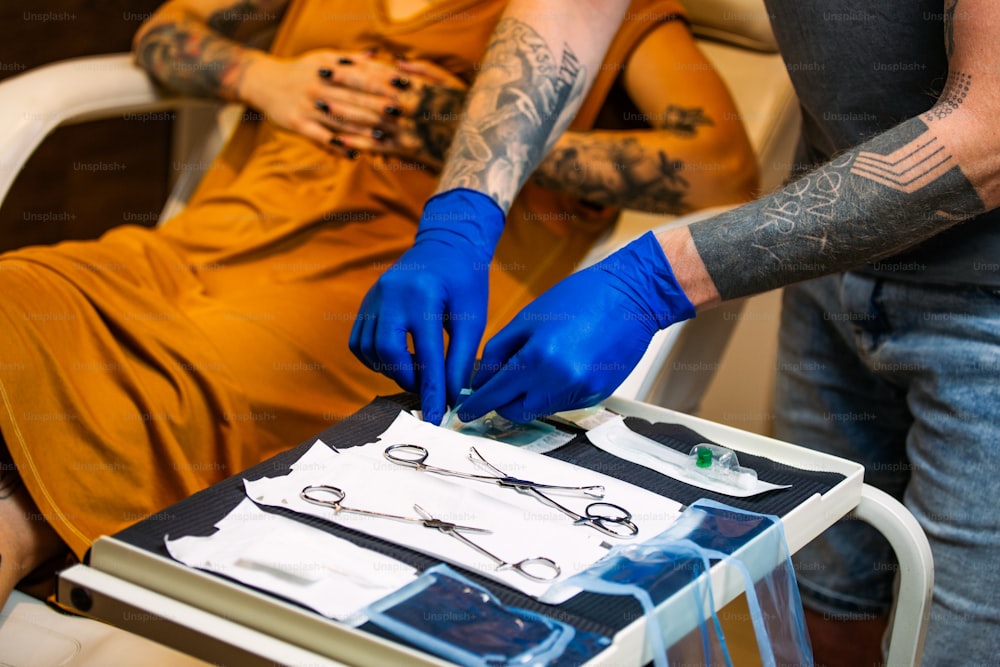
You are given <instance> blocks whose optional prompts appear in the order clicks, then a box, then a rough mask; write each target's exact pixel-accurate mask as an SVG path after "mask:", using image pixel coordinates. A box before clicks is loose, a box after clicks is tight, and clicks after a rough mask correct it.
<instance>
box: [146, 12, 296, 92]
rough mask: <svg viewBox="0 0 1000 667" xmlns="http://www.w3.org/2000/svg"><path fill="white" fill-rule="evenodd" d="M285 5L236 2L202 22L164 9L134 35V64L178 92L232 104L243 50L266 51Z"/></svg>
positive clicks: (188, 14) (241, 69) (243, 59)
mask: <svg viewBox="0 0 1000 667" xmlns="http://www.w3.org/2000/svg"><path fill="white" fill-rule="evenodd" d="M227 1H228V0H227ZM287 2H288V0H257V1H243V0H237V1H236V2H233V3H232V4H229V5H226V6H218V7H213V8H210V9H209V13H208V14H207V15H204V16H202V15H200V14H199V13H197V12H196V11H195V9H194V8H189V7H186V6H185V5H184V4H183V3H176V2H175V3H168V4H167V5H165V6H164V7H162V8H161V9H160V10H158V11H157V12H156V13H155V14H154V15H153V16H152V17H151V18H150V19H149V21H147V22H146V23H145V24H144V25H143V26H142V27H141V28H140V30H139V32H138V33H136V37H135V40H134V45H133V52H134V53H135V58H136V62H137V63H138V64H139V65H141V66H142V67H144V68H145V69H146V70H147V71H148V72H149V73H150V74H151V75H152V76H153V77H155V78H156V79H157V80H158V81H159V82H160V83H162V84H164V85H165V86H167V87H169V88H171V89H173V90H176V91H178V92H181V93H185V94H188V95H195V96H200V97H218V98H221V99H225V100H236V99H238V96H237V90H238V89H239V84H240V79H241V77H242V75H243V72H244V70H245V68H246V65H247V63H248V59H247V57H246V55H247V48H257V49H259V48H266V47H267V46H268V45H269V43H270V40H271V39H272V38H273V36H274V31H275V30H276V28H277V26H278V24H279V23H280V22H281V17H282V16H283V14H284V10H285V6H286V4H287ZM214 4H220V3H214ZM199 9H200V8H199Z"/></svg>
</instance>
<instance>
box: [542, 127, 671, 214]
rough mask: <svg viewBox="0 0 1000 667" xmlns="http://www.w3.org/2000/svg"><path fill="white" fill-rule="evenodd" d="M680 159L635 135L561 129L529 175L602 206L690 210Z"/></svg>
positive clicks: (656, 210) (547, 185)
mask: <svg viewBox="0 0 1000 667" xmlns="http://www.w3.org/2000/svg"><path fill="white" fill-rule="evenodd" d="M683 171H684V163H683V162H682V161H680V160H674V159H671V158H670V157H669V156H668V155H667V154H666V152H664V151H663V150H662V149H658V148H656V147H650V146H647V145H646V144H645V143H644V142H642V141H640V140H639V139H637V138H636V137H625V138H622V137H618V136H609V137H607V138H594V135H593V134H588V133H578V134H576V135H573V136H571V135H566V137H564V140H563V141H562V142H561V143H560V144H559V145H557V147H556V148H555V149H554V150H553V151H551V152H550V153H549V154H548V155H547V156H546V158H545V160H544V161H543V162H542V164H541V165H540V166H539V168H538V169H537V170H536V171H535V173H534V174H533V175H532V179H531V180H532V182H533V183H535V184H536V185H540V186H542V187H545V188H549V189H551V190H558V191H562V192H568V193H570V194H572V195H575V196H577V197H579V198H581V199H584V200H586V201H589V202H593V203H595V204H602V205H605V206H622V207H624V206H627V207H628V208H632V209H636V210H640V211H649V212H652V213H671V214H679V213H684V212H686V211H688V210H689V206H688V205H687V202H686V201H685V199H684V198H685V196H686V195H687V192H688V188H689V184H688V181H687V179H685V178H684V175H683Z"/></svg>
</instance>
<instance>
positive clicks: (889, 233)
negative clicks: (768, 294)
mask: <svg viewBox="0 0 1000 667" xmlns="http://www.w3.org/2000/svg"><path fill="white" fill-rule="evenodd" d="M956 6H957V9H956ZM947 9H948V17H947V20H946V26H945V31H944V35H943V39H944V40H945V44H946V45H947V49H948V52H949V70H950V71H949V75H948V82H947V85H946V86H945V90H944V92H943V93H942V95H941V96H940V98H939V99H938V101H937V102H936V104H935V105H934V107H933V108H931V109H930V110H929V111H928V112H927V113H925V114H923V115H922V116H920V117H917V118H911V119H910V120H907V121H905V122H903V123H902V124H900V125H898V126H897V127H895V128H893V129H892V130H889V131H887V132H884V133H883V134H881V135H879V136H877V137H875V138H874V139H872V140H870V141H868V142H867V143H865V144H863V145H861V146H859V147H857V148H855V149H853V150H851V151H849V152H847V153H844V154H843V155H841V156H839V157H837V158H836V159H834V160H832V161H831V162H830V163H828V164H827V165H825V166H823V167H821V168H820V169H818V170H817V171H815V172H813V173H811V174H809V175H807V176H806V177H804V178H802V179H800V180H798V181H795V182H793V183H792V184H790V185H788V186H786V187H785V188H783V189H782V190H781V191H779V192H776V193H774V194H773V195H770V196H768V197H765V198H763V199H761V200H759V201H757V202H754V203H753V204H750V205H747V206H744V207H742V208H740V209H737V210H734V211H732V212H729V213H726V214H725V215H723V216H720V217H718V218H715V219H712V220H708V221H706V222H704V223H699V224H695V225H693V226H692V227H691V228H690V239H691V241H692V243H693V245H694V247H695V248H696V249H697V256H698V258H699V259H700V261H701V263H702V264H703V267H704V271H705V272H706V273H707V274H708V275H709V276H710V277H711V280H712V282H714V286H715V288H716V290H717V292H718V296H719V297H721V298H722V299H730V298H734V297H738V296H743V295H746V294H751V293H755V292H761V291H764V290H767V289H771V288H774V287H778V286H781V285H786V284H789V283H793V282H797V281H800V280H805V279H808V278H813V277H816V276H820V275H823V274H827V273H832V272H837V271H842V270H848V269H852V268H856V267H859V266H862V265H864V264H866V263H869V262H873V261H877V260H879V259H882V258H884V257H886V256H889V255H893V254H896V253H899V252H901V251H903V250H906V249H907V248H909V247H911V246H913V245H915V244H917V243H920V242H922V241H924V240H926V239H928V238H930V237H932V236H934V235H935V234H937V233H939V232H941V231H943V230H944V229H946V228H948V227H950V226H952V225H955V224H957V223H958V222H960V221H962V220H965V219H967V218H970V217H973V216H975V215H978V214H980V213H982V212H984V211H986V210H993V209H995V208H997V207H998V206H1000V159H998V158H997V155H998V154H1000V130H998V129H997V127H996V122H995V119H996V117H997V115H998V113H1000V93H998V85H1000V73H998V72H997V71H996V67H995V66H994V63H993V62H992V61H990V59H989V58H990V55H989V54H992V53H994V51H995V45H996V43H997V40H998V39H1000V8H998V7H997V5H996V3H994V2H989V1H988V0H961V1H960V2H949V3H948V5H947ZM960 15H961V16H960ZM661 241H664V247H665V249H666V248H667V246H668V245H669V242H668V241H666V240H665V239H661ZM679 255H680V256H682V257H685V258H687V259H690V258H691V255H690V254H685V253H679ZM668 256H669V255H668ZM697 273H698V272H697V271H695V274H697ZM703 278H704V275H700V276H695V275H692V276H690V282H691V284H692V285H693V286H698V288H701V289H703V288H704V287H705V285H704V280H703ZM701 294H702V295H704V294H705V292H704V291H702V292H701Z"/></svg>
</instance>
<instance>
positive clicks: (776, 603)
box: [557, 499, 813, 667]
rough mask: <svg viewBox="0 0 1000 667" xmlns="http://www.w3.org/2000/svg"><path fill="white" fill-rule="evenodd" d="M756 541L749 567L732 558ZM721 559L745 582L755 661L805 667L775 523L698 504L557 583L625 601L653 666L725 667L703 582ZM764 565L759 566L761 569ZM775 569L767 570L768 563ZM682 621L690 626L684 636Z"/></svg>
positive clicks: (805, 642)
mask: <svg viewBox="0 0 1000 667" xmlns="http://www.w3.org/2000/svg"><path fill="white" fill-rule="evenodd" d="M752 540H753V541H756V544H755V545H754V548H753V549H752V553H753V554H754V555H755V559H754V560H755V562H753V563H749V564H748V563H745V562H743V561H742V560H741V558H740V556H739V555H736V554H737V552H738V551H740V549H741V548H742V547H744V546H745V545H747V544H748V543H749V542H751V541H752ZM717 560H727V561H729V563H730V564H731V565H733V566H734V567H736V568H737V570H738V571H740V572H741V573H742V574H743V576H744V578H745V580H746V595H747V603H748V606H749V607H750V616H751V620H752V622H753V626H754V632H755V634H756V636H757V644H758V649H759V651H760V657H761V662H762V663H763V665H765V667H777V665H812V664H813V661H812V649H811V647H810V645H809V639H808V635H807V634H806V630H805V621H804V617H803V613H802V603H801V600H800V598H799V593H798V588H797V587H796V583H795V575H794V570H792V564H791V559H790V557H789V554H788V546H787V544H786V542H785V537H784V531H783V530H782V528H781V522H780V520H779V519H778V518H777V517H775V516H771V515H765V514H757V513H754V512H747V511H744V510H739V509H735V508H732V507H728V506H726V505H723V504H721V503H717V502H714V501H709V500H704V499H703V500H699V501H697V502H696V503H694V504H693V505H691V506H690V507H689V508H687V509H686V510H685V511H684V512H683V513H682V514H681V517H680V518H679V519H678V520H677V521H676V522H675V524H674V525H673V526H671V527H670V528H668V529H667V530H665V531H663V532H662V533H660V534H659V535H657V536H655V537H653V538H651V539H649V540H647V541H645V542H642V543H638V544H623V545H618V546H616V547H615V548H614V549H612V550H611V551H610V552H609V553H608V555H607V556H606V557H605V558H604V559H602V560H601V561H599V562H597V563H595V564H594V565H593V566H591V567H590V568H588V569H587V570H584V571H583V572H580V573H578V574H576V575H575V576H573V577H571V578H570V579H567V580H566V581H564V582H562V583H561V584H558V586H557V587H558V588H568V589H570V591H569V592H572V593H576V592H579V591H590V592H593V593H604V594H610V595H632V596H634V597H635V598H636V599H637V600H638V601H639V602H640V604H641V605H642V607H643V611H644V612H645V614H646V636H647V638H648V642H649V645H650V650H651V652H652V656H653V661H654V664H655V665H656V666H657V667H666V665H668V664H705V665H717V664H725V665H732V660H731V658H730V656H729V652H728V649H727V647H726V642H725V637H724V636H723V633H722V629H721V626H720V624H719V622H718V618H717V616H716V612H715V608H714V602H713V597H712V591H711V580H710V577H709V572H708V568H709V564H710V562H711V561H717ZM765 563H766V565H765ZM775 563H776V564H777V566H775V565H774V564H775ZM672 596H678V597H676V598H674V599H673V601H672V603H673V604H672V607H671V611H672V612H673V614H672V615H671V618H672V619H673V618H676V619H684V620H682V621H681V622H680V624H678V625H675V626H673V627H671V626H670V625H669V623H670V622H671V621H670V620H667V621H666V623H667V624H668V625H666V626H661V625H660V623H659V622H658V621H657V616H656V614H655V609H656V607H657V606H659V605H660V603H661V602H663V601H664V600H666V599H667V598H670V597H672ZM690 619H694V620H695V621H696V622H697V625H696V626H695V627H694V630H693V631H692V630H691V628H690V627H689V626H690Z"/></svg>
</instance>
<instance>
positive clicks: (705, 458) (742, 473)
mask: <svg viewBox="0 0 1000 667" xmlns="http://www.w3.org/2000/svg"><path fill="white" fill-rule="evenodd" d="M587 439H588V440H590V442H592V443H593V444H594V445H595V446H596V447H599V448H600V449H603V450H604V451H606V452H607V453H609V454H613V455H614V456H617V457H618V458H621V459H625V460H626V461H631V462H632V463H635V464H638V465H641V466H644V467H646V468H649V469H650V470H655V471H657V472H658V473H661V474H663V475H667V476H668V477H671V478H673V479H676V480H679V481H681V482H684V483H685V484H690V485H691V486H696V487H698V488H700V489H706V490H708V491H714V492H716V493H721V494H724V495H727V496H734V497H739V498H746V497H750V496H755V495H757V494H760V493H765V492H767V491H775V490H778V489H787V488H788V485H785V484H772V483H770V482H765V481H763V480H760V479H757V472H756V471H754V470H752V469H750V468H744V467H742V466H740V465H739V460H738V458H737V455H736V452H734V451H733V450H731V449H728V448H726V447H721V446H719V445H716V444H713V443H702V444H700V445H697V446H695V447H694V448H693V449H692V450H691V452H690V453H688V454H684V453H682V452H679V451H677V450H675V449H673V448H671V447H668V446H666V445H662V444H660V443H658V442H656V441H655V440H652V439H650V438H647V437H646V436H644V435H641V434H639V433H636V432H635V431H633V430H632V429H630V428H629V427H628V426H626V425H625V421H624V419H623V418H622V417H616V418H615V419H609V420H606V421H604V422H603V423H601V424H600V425H599V426H597V427H595V428H592V429H590V430H589V431H587Z"/></svg>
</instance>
